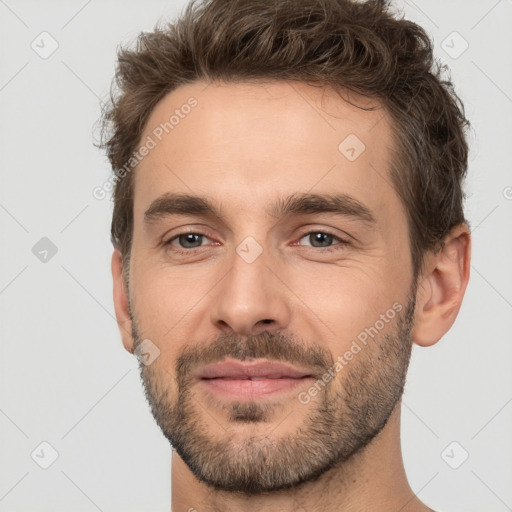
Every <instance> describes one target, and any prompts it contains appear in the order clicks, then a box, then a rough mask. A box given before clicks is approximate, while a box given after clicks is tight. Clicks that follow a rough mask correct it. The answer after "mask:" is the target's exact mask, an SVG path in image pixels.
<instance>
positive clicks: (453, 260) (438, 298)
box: [413, 225, 471, 347]
mask: <svg viewBox="0 0 512 512" xmlns="http://www.w3.org/2000/svg"><path fill="white" fill-rule="evenodd" d="M470 258H471V236H470V233H469V230H468V228H467V226H466V225H460V226H457V227H456V228H454V229H453V230H452V231H451V232H450V234H449V235H448V236H447V237H446V238H445V243H444V246H443V248H442V249H441V250H440V251H439V252H437V253H435V254H430V255H428V256H427V261H426V265H425V272H424V274H423V277H422V278H421V279H420V282H419V285H418V290H417V293H416V309H415V315H414V330H413V341H414V342H415V343H416V344H417V345H420V346H422V347H428V346H431V345H434V344H435V343H437V342H438V341H439V340H440V339H441V338H442V337H443V336H444V334H446V332H448V330H449V329H450V328H451V326H452V325H453V323H454V322H455V319H456V318H457V314H458V313H459V310H460V306H461V304H462V299H463V297H464V293H465V291H466V287H467V284H468V280H469V268H470Z"/></svg>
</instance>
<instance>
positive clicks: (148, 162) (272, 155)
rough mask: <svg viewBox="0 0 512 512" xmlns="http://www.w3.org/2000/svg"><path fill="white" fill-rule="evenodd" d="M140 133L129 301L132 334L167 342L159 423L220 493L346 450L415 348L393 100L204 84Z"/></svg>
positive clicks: (375, 423)
mask: <svg viewBox="0 0 512 512" xmlns="http://www.w3.org/2000/svg"><path fill="white" fill-rule="evenodd" d="M350 100H351V102H352V103H355V104H358V105H361V106H365V107H366V106H373V105H375V102H373V103H369V102H368V100H365V99H364V98H355V97H351V98H350ZM186 105H189V107H186ZM173 115H174V118H173V119H171V121H169V120H170V118H171V116H173ZM166 122H167V125H165V123H166ZM166 132H168V133H166ZM150 140H151V141H152V142H149V141H150ZM141 142H142V143H143V144H146V145H147V147H148V148H149V150H148V151H147V155H146V156H144V158H143V159H142V160H141V162H140V163H139V165H138V167H137V169H136V171H135V176H134V179H135V181H134V190H135V192H134V231H133V242H132V252H131V263H130V267H129V303H130V311H131V320H132V333H133V343H134V346H135V347H136V348H137V347H139V346H141V347H143V346H145V347H147V346H148V343H149V344H150V346H151V347H153V346H156V347H157V348H158V350H159V352H160V353H159V356H158V357H157V358H156V359H154V360H153V361H152V362H151V364H145V361H144V359H142V362H141V374H142V378H143V382H144V385H145V389H146V396H147V398H148V401H149V403H150V405H151V408H152V412H153V415H154V417H155V419H156V421H157V422H158V424H159V426H160V427H161V429H162V431H163V433H164V435H165V436H166V437H167V438H168V439H169V441H170V442H171V444H172V445H173V447H174V448H175V449H176V451H177V453H178V454H179V455H180V457H181V458H182V459H183V460H184V461H185V463H186V464H187V465H188V466H189V468H190V469H191V471H192V472H193V473H194V474H195V476H196V477H197V478H198V479H199V480H201V481H203V482H204V483H206V484H208V485H210V486H212V487H215V488H217V489H223V490H231V491H235V490H236V491H242V492H246V493H259V492H263V491H271V490H277V489H283V488H287V487H291V486H296V485H299V484H300V483H303V482H306V481H311V480H313V479H315V478H317V477H318V476H319V475H321V474H323V473H325V472H326V471H327V470H329V469H331V468H333V467H335V466H336V465H340V464H343V463H345V462H346V461H349V460H350V458H351V457H353V456H354V455H355V454H356V453H357V452H358V451H359V450H361V448H362V447H364V446H365V445H367V444H368V443H370V442H371V441H372V440H373V439H374V437H375V436H376V434H377V433H378V432H379V431H380V430H381V429H382V428H383V427H384V426H385V424H386V421H387V419H388V418H389V416H390V414H391V412H392V411H393V409H394V407H395V406H396V404H397V402H398V401H399V399H400V396H401V393H402V390H403V384H404V380H405V374H406V370H407V365H408V361H409V356H410V350H411V344H412V341H411V330H412V318H413V313H414V296H415V290H414V289H413V287H412V283H413V275H412V264H411V256H410V245H409V242H408V235H407V233H408V227H407V220H406V215H405V211H404V209H403V206H402V204H401V202H400V200H399V198H398V195H397V193H396V192H395V190H394V189H393V187H392V186H391V180H390V178H389V166H390V165H391V164H390V160H391V156H392V153H393V141H392V128H391V126H390V123H389V121H388V117H387V116H386V115H385V112H384V111H383V109H381V108H378V109H376V110H374V111H364V110H361V109H358V108H356V107H354V106H352V105H350V104H349V103H347V102H345V101H344V100H342V99H341V98H340V97H339V96H338V95H336V94H335V93H334V92H333V91H331V90H329V89H325V88H324V89H321V88H317V87H312V86H309V85H306V84H293V85H292V84H288V83H285V82H270V83H263V82H262V83H252V84H249V83H239V84H223V85H220V84H217V85H215V84H210V85H208V86H207V85H206V84H205V83H200V82H198V83H194V84H189V85H186V86H182V87H181V88H179V89H177V90H176V91H173V92H172V93H170V94H168V95H167V96H166V97H165V98H164V99H163V100H162V101H161V102H160V103H159V104H158V105H157V106H156V107H155V109H154V111H153V112H152V114H151V116H150V118H149V121H148V123H147V126H146V129H145V132H144V133H143V136H142V138H141ZM143 340H149V341H144V343H143ZM150 352H151V351H150Z"/></svg>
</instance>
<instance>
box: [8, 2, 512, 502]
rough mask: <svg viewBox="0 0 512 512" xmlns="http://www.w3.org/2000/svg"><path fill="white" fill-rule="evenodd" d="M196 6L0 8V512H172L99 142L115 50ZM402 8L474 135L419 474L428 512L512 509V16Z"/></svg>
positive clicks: (163, 450)
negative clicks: (458, 279)
mask: <svg viewBox="0 0 512 512" xmlns="http://www.w3.org/2000/svg"><path fill="white" fill-rule="evenodd" d="M184 4H185V1H184V0H179V1H178V0H176V1H174V2H172V1H163V0H162V1H157V0H154V1H150V2H142V1H137V2H136V1H122V2H121V1H120V0H103V1H100V0H92V1H88V2H86V1H75V0H73V1H70V0H67V1H35V0H33V1H28V0H27V1H23V0H5V1H4V0H0V38H1V41H0V52H1V53H0V112H1V120H2V123H1V132H0V141H1V144H2V146H1V152H0V162H1V166H0V169H1V173H2V176H1V179H2V186H1V187H0V194H1V195H0V222H1V229H2V234H3V238H2V244H0V245H1V249H0V250H1V256H0V257H1V260H0V269H1V271H0V304H1V307H2V339H1V356H0V432H1V437H0V443H1V444H0V510H1V511H52V512H57V511H70V510H73V511H94V510H102V511H126V512H128V511H141V510H144V511H150V510H152V511H167V510H169V504H170V447H169V445H168V443H167V441H166V440H165V439H164V437H163V436H162V434H161V433H160V430H159V429H158V427H157V426H156V424H155V423H154V421H153V418H152V416H151V414H150V412H149V409H148V407H147V405H146V403H145V400H144V396H143V391H142V386H141V384H140V381H139V376H138V369H137V362H136V360H135V358H134V357H133V356H131V355H129V354H128V353H127V352H125V350H124V349H123V348H122V344H121V341H120V337H119V334H118V331H117V325H116V322H115V320H114V310H113V305H112V291H111V287H112V284H111V276H110V255H111V250H112V249H111V246H110V243H109V223H110V215H111V203H110V201H109V200H108V199H104V200H97V199H95V198H94V197H93V195H92V190H93V188H94V187H96V186H99V185H102V184H103V183H104V182H105V180H107V178H108V177H109V166H108V165H107V162H106V160H105V157H104V156H103V155H102V154H101V153H100V152H99V151H98V150H97V149H96V148H94V147H93V145H92V141H93V135H92V134H93V128H94V124H95V122H96V121H97V119H98V117H99V114H100V108H99V105H100V99H103V98H105V96H106V94H107V93H108V89H109V85H110V79H111V77H112V75H113V71H114V63H115V51H116V46H117V45H118V44H119V43H121V42H123V43H126V42H128V41H131V40H133V39H134V38H135V36H136V35H137V33H138V32H139V31H140V30H151V29H152V28H153V26H154V23H155V22H156V21H157V20H158V19H159V18H160V17H161V16H166V17H168V16H171V17H172V16H174V14H175V13H176V11H177V10H178V9H180V8H181V7H182V6H183V5H184ZM396 5H397V6H398V7H400V8H403V9H404V12H405V14H406V16H407V17H408V18H410V19H412V20H414V21H416V22H418V23H420V24H421V25H422V26H424V27H425V28H426V29H427V30H428V32H429V33H430V34H431V36H432V37H433V38H434V41H435V46H436V53H437V55H438V57H439V58H440V59H442V60H443V61H445V62H446V63H447V64H448V65H449V66H450V68H451V72H452V77H453V80H454V81H455V83H456V85H457V91H458V92H459V94H460V95H461V97H462V99H463V100H464V102H465V105H466V109H467V115H468V117H469V118H470V120H471V121H472V125H473V130H472V132H471V135H470V141H471V157H470V158H471V163H470V178H469V180H468V183H467V188H466V192H467V195H468V200H467V214H468V217H469V219H470V221H471V223H472V231H473V260H472V275H471V280H470V285H469V288H468V291H467V294H466V298H465V301H464V303H463V306H462V309H461V312H460V315H459V318H458V320H457V322H456V324H455V326H454V327H453V328H452V330H451V331H450V332H449V333H448V334H447V335H446V336H445V337H444V339H443V340H441V342H440V343H438V344H437V345H436V346H434V347H432V348H428V349H420V348H416V349H415V351H414V354H413V360H412V362H411V369H410V373H409V379H408V383H407V389H406V393H405V397H404V407H403V429H402V430H403V432H402V438H403V450H404V458H405V464H406V470H407V473H408V477H409V479H410V483H411V486H412V488H413V490H414V491H415V492H417V493H418V494H419V496H420V498H421V499H422V500H424V501H425V502H426V503H427V504H429V505H430V506H431V507H433V508H436V509H437V508H439V509H440V510H445V511H453V512H456V511H466V512H467V511H470V512H477V511H479V512H481V511H485V512H503V511H506V510H512V436H511V435H510V433H511V432H512V404H511V401H512V372H511V371H510V366H511V365H510V363H511V361H512V358H511V356H512V334H511V327H512V323H511V319H512V269H511V265H510V263H511V261H512V260H511V255H512V241H511V237H510V233H511V228H512V172H511V163H510V153H509V151H510V140H511V134H512V129H511V128H512V121H511V120H512V68H511V65H510V62H511V61H512V59H511V57H512V32H511V31H510V26H511V24H512V1H510V0H501V1H496V0H485V1H484V0H478V1H476V0H473V1H468V0H449V1H446V0H444V1H430V0H429V1H428V2H427V1H423V2H420V0H416V1H415V2H412V1H399V2H397V3H396ZM43 31H47V32H48V33H49V34H51V36H47V35H43V36H40V34H41V32H43ZM454 31H456V32H457V33H458V34H460V36H459V35H457V34H455V35H454V34H453V32H454ZM53 40H55V41H56V42H57V43H58V48H57V49H56V51H55V52H54V53H53V54H52V55H51V56H49V57H48V58H46V59H43V58H42V57H41V56H40V54H41V53H44V52H49V51H50V50H51V48H52V44H55V43H53ZM33 41H34V43H33V44H34V46H35V47H36V48H37V51H38V52H39V53H37V52H36V51H35V50H34V49H33V48H32V47H31V44H32V42H33ZM443 41H444V43H443ZM464 41H467V43H468V44H469V47H468V48H467V50H466V51H464V52H463V53H461V52H462V50H463V49H464V47H465V43H464ZM460 53H461V54H460ZM459 54H460V55H459ZM43 237H47V238H48V239H50V240H51V242H52V243H53V244H54V245H55V246H56V248H57V249H58V252H57V253H56V254H55V255H53V254H52V251H51V248H49V246H48V241H42V242H40V239H41V238H43ZM38 243H39V244H40V245H36V244H38ZM45 244H46V245H45ZM34 246H36V249H34V251H33V247H34ZM44 250H48V251H49V252H48V253H44ZM41 251H43V252H41ZM34 252H35V253H36V254H34ZM44 257H46V261H44ZM40 258H43V261H41V259H40ZM453 441H455V442H456V444H451V443H452V442H453ZM42 442H47V443H49V444H50V445H51V446H52V447H53V448H50V447H48V446H46V445H43V446H40V443H42ZM447 447H448V448H447ZM53 450H55V451H56V452H57V453H58V458H57V460H56V461H55V462H54V463H53V464H52V465H51V466H50V467H48V469H43V468H42V467H40V466H41V465H45V464H49V463H50V462H52V453H54V452H53ZM466 452H467V453H468V454H469V457H468V458H467V460H465V461H464V462H463V463H462V461H463V460H464V457H465V456H466ZM31 454H33V455H31ZM451 466H454V467H455V466H459V467H458V469H453V467H451Z"/></svg>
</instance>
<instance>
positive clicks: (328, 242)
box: [299, 231, 349, 250]
mask: <svg viewBox="0 0 512 512" xmlns="http://www.w3.org/2000/svg"><path fill="white" fill-rule="evenodd" d="M302 240H306V241H307V242H309V244H308V243H305V244H302V243H300V242H301V241H302ZM333 242H337V243H334V244H333ZM299 243H300V245H306V246H309V247H313V248H319V249H321V248H326V249H327V250H336V249H338V248H339V249H342V248H343V246H345V245H348V244H349V242H348V241H347V240H343V239H341V238H340V237H338V236H336V235H334V234H332V233H329V232H326V231H309V232H308V233H304V234H303V235H302V236H301V238H300V239H299ZM337 246H339V247H337Z"/></svg>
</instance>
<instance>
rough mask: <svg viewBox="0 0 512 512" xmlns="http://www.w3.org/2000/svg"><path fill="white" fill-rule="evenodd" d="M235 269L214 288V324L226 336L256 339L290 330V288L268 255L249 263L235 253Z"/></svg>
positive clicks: (233, 266) (233, 259)
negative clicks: (268, 333)
mask: <svg viewBox="0 0 512 512" xmlns="http://www.w3.org/2000/svg"><path fill="white" fill-rule="evenodd" d="M232 261H233V264H232V267H231V269H230V270H229V271H227V273H226V274H225V275H224V277H223V278H222V279H221V280H220V282H219V283H218V284H217V286H216V287H215V288H214V290H215V293H214V297H213V301H212V302H213V308H212V313H211V321H212V322H213V323H214V325H215V326H216V328H217V329H219V330H221V331H222V332H224V333H230V334H231V333H235V334H238V335H240V336H252V335H256V334H259V333H260V332H262V331H278V330H284V329H286V328H287V327H288V324H289V322H290V303H289V299H288V298H287V294H286V291H287V290H286V286H285V285H284V284H283V282H282V281H281V280H280V279H279V277H278V276H277V272H276V271H275V270H274V269H271V268H270V265H268V262H267V258H266V257H265V252H263V253H262V254H261V255H260V256H259V257H258V258H257V259H256V260H255V261H252V262H251V263H248V262H247V261H245V260H244V259H243V258H242V257H240V256H239V254H238V253H236V252H235V254H234V256H233V258H232Z"/></svg>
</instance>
